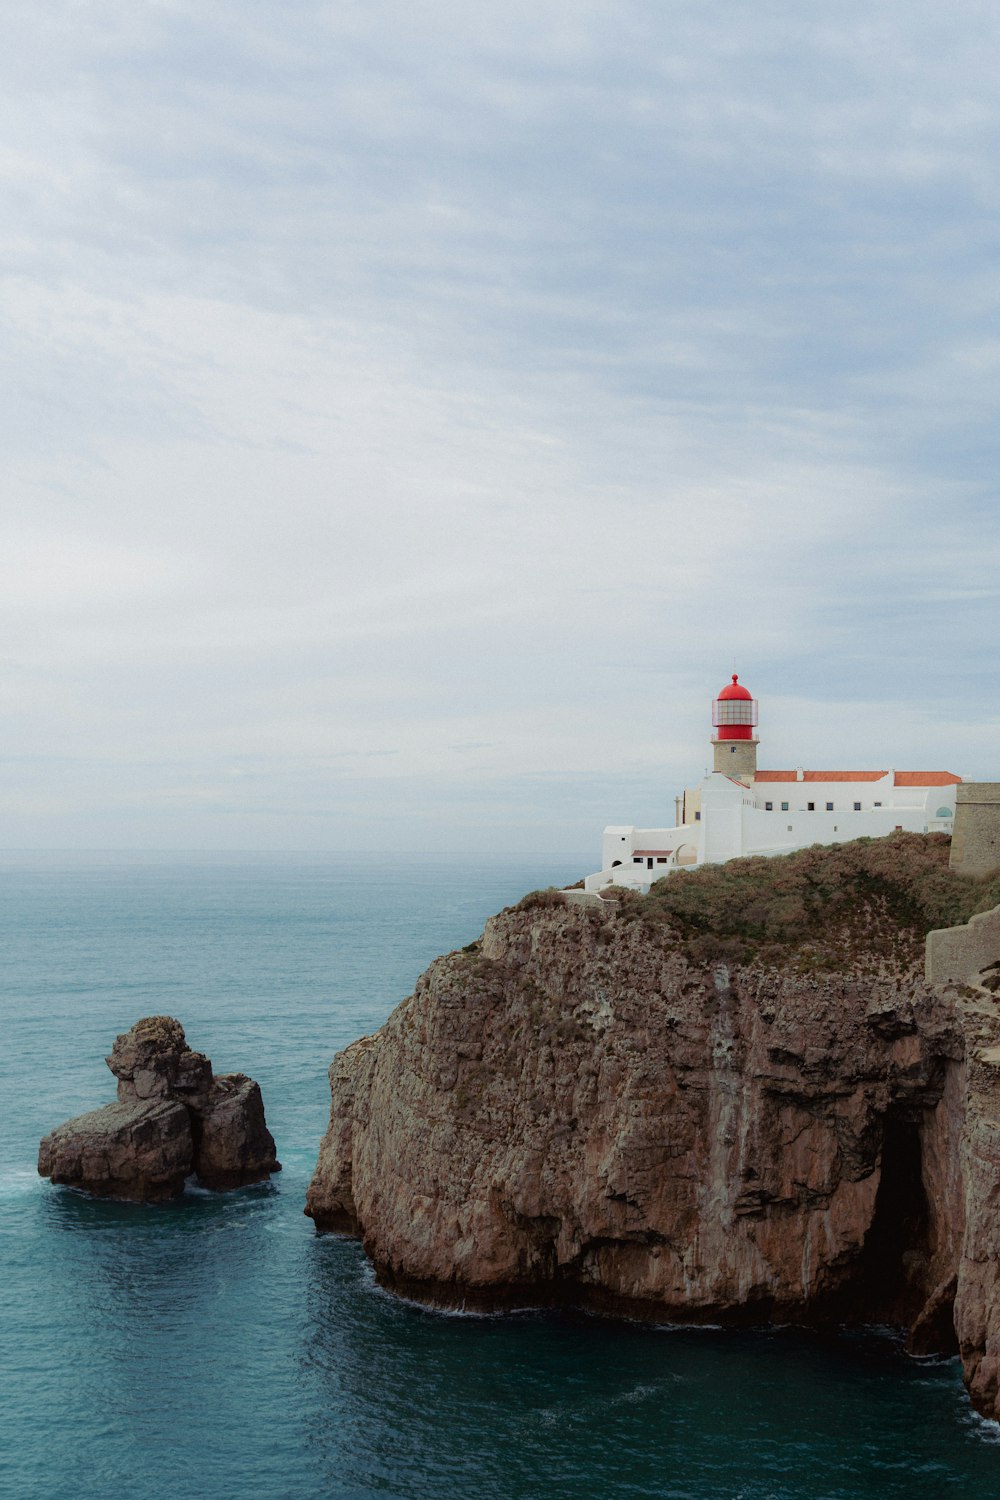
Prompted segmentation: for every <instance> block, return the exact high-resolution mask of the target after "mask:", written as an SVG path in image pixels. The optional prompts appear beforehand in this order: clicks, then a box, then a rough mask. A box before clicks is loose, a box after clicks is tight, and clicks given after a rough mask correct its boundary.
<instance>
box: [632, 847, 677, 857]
mask: <svg viewBox="0 0 1000 1500" xmlns="http://www.w3.org/2000/svg"><path fill="white" fill-rule="evenodd" d="M673 852H674V851H673V850H672V849H633V850H632V853H633V854H634V855H635V856H636V858H638V857H639V855H640V854H641V855H642V856H643V857H644V858H645V859H654V858H655V857H656V856H657V855H659V856H660V858H661V859H662V858H663V856H664V855H665V854H673Z"/></svg>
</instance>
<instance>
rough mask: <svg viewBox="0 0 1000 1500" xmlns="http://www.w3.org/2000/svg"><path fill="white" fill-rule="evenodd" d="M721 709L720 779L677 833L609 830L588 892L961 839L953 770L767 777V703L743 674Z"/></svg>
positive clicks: (704, 787) (698, 790)
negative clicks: (710, 868)
mask: <svg viewBox="0 0 1000 1500" xmlns="http://www.w3.org/2000/svg"><path fill="white" fill-rule="evenodd" d="M712 710H713V711H712V724H713V726H714V728H715V730H716V733H715V734H714V736H713V738H712V746H713V751H714V769H713V771H712V774H711V775H710V776H705V777H704V778H703V779H702V780H701V781H700V782H699V783H698V785H697V786H695V787H691V788H689V789H688V790H687V791H685V792H684V794H683V796H682V797H678V798H677V816H678V819H679V821H678V823H677V824H676V826H675V827H673V828H634V827H632V826H625V825H620V826H615V827H611V828H605V830H604V842H603V847H602V851H601V866H602V867H601V869H600V870H599V871H598V872H597V873H596V874H594V875H588V876H587V878H586V881H585V882H584V884H585V887H586V889H587V890H588V891H599V890H602V889H603V888H604V887H605V886H608V885H626V886H631V887H632V889H634V890H640V891H646V890H648V889H649V887H650V885H651V884H652V883H653V881H654V880H659V879H660V877H661V876H663V875H667V874H669V872H670V871H671V870H676V869H678V868H687V869H690V868H693V867H694V866H696V865H702V864H721V863H722V862H723V861H725V860H727V859H736V858H738V857H739V856H740V855H749V854H790V853H791V852H792V850H793V849H804V848H807V847H808V846H809V845H810V844H840V843H843V842H844V841H845V840H847V839H857V838H862V837H868V838H881V837H882V836H883V835H884V834H887V833H892V832H893V830H894V829H906V830H907V831H908V832H910V833H951V831H952V827H953V825H954V818H955V788H956V787H957V786H958V785H959V783H960V782H961V780H962V778H961V777H960V776H955V775H953V773H952V772H951V771H806V770H804V769H802V768H801V767H800V768H799V769H797V770H794V771H758V769H757V745H758V740H757V734H756V727H757V704H756V702H755V701H754V699H753V698H752V697H751V696H750V694H749V693H748V692H747V690H746V688H745V687H743V686H742V685H741V684H740V682H739V681H738V679H737V677H736V675H735V673H734V675H733V680H732V682H731V683H729V684H727V685H726V687H724V688H723V689H722V692H721V693H720V694H719V696H718V698H716V700H715V702H714V703H713V705H712Z"/></svg>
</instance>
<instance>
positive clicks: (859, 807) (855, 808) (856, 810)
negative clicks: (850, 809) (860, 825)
mask: <svg viewBox="0 0 1000 1500" xmlns="http://www.w3.org/2000/svg"><path fill="white" fill-rule="evenodd" d="M854 811H855V812H860V811H861V803H860V802H855V804H854Z"/></svg>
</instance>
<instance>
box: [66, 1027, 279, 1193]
mask: <svg viewBox="0 0 1000 1500" xmlns="http://www.w3.org/2000/svg"><path fill="white" fill-rule="evenodd" d="M106 1061H107V1064H108V1067H109V1068H110V1069H111V1071H112V1073H113V1074H114V1075H115V1077H116V1078H117V1080H118V1099H117V1101H116V1102H115V1103H114V1104H107V1105H105V1107H104V1108H103V1109H97V1110H92V1111H91V1112H90V1113H89V1114H85V1115H78V1116H77V1117H76V1119H73V1120H67V1121H66V1123H65V1124H63V1125H59V1126H58V1127H57V1128H56V1129H55V1130H53V1131H51V1132H50V1133H49V1134H48V1135H47V1136H45V1138H44V1140H43V1141H42V1142H41V1145H40V1147H39V1151H38V1170H39V1172H40V1173H41V1175H42V1176H43V1177H49V1178H51V1180H52V1181H53V1182H54V1183H63V1184H66V1185H68V1186H70V1187H76V1188H82V1189H84V1190H86V1191H87V1192H91V1193H95V1194H97V1195H98V1196H100V1197H110V1198H125V1199H131V1200H133V1201H136V1202H157V1201H162V1200H164V1199H167V1198H174V1197H176V1196H177V1195H178V1194H179V1193H180V1192H182V1190H183V1187H184V1182H185V1179H186V1178H187V1177H189V1176H191V1175H192V1173H194V1174H196V1175H197V1177H198V1179H199V1181H200V1182H201V1183H202V1185H203V1186H205V1187H209V1188H215V1189H220V1190H221V1189H225V1188H234V1187H242V1186H244V1185H245V1184H247V1183H251V1182H259V1181H261V1180H262V1179H263V1178H265V1177H268V1176H269V1175H270V1174H271V1173H272V1172H280V1171H281V1164H280V1162H279V1161H278V1160H277V1159H276V1157H275V1148H274V1139H273V1137H272V1136H271V1133H270V1132H269V1130H268V1129H267V1125H266V1123H265V1119H264V1104H263V1100H262V1099H261V1093H260V1089H259V1087H258V1085H257V1084H256V1083H254V1081H253V1079H251V1078H247V1077H246V1076H245V1075H244V1074H242V1073H230V1074H223V1075H221V1076H220V1077H214V1076H213V1073H212V1065H211V1063H210V1062H209V1060H208V1058H207V1057H205V1056H204V1055H203V1054H202V1053H201V1052H193V1051H192V1050H191V1048H190V1047H188V1045H187V1041H186V1039H185V1036H184V1028H183V1027H182V1026H181V1024H180V1022H179V1021H175V1020H174V1019H173V1017H171V1016H147V1017H146V1018H145V1019H144V1020H141V1021H137V1022H136V1024H135V1025H134V1026H133V1027H132V1029H131V1030H130V1031H127V1032H124V1033H123V1034H122V1035H121V1036H119V1037H117V1038H116V1040H115V1044H114V1046H113V1047H112V1049H111V1055H110V1057H108V1058H107V1059H106Z"/></svg>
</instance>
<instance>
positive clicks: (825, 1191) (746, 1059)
mask: <svg viewBox="0 0 1000 1500" xmlns="http://www.w3.org/2000/svg"><path fill="white" fill-rule="evenodd" d="M946 859H947V846H946V844H945V845H944V846H943V847H941V846H940V845H937V844H935V843H934V842H929V841H927V840H920V839H917V838H915V836H910V835H904V836H902V837H901V838H897V839H895V840H883V841H879V845H878V846H876V845H865V844H863V843H862V844H859V845H856V846H854V845H851V846H841V848H840V850H837V851H833V850H809V851H804V853H803V854H800V855H796V856H791V857H790V858H789V860H775V861H766V862H764V861H759V860H756V861H739V862H734V865H733V866H725V867H720V869H717V870H716V871H714V872H711V871H707V870H706V871H704V872H702V871H699V872H694V873H692V874H690V875H682V876H672V877H671V878H670V880H669V881H668V882H665V883H664V886H662V887H660V888H654V891H653V892H652V893H651V895H650V896H649V897H646V898H637V897H633V898H624V899H623V900H622V901H621V902H620V903H619V904H618V905H617V906H615V907H608V906H603V905H602V906H595V907H588V906H570V905H567V904H566V903H565V902H564V901H562V900H561V899H558V898H556V897H555V896H554V895H546V894H544V893H543V894H541V895H539V896H537V897H535V898H528V899H526V901H525V902H522V903H521V905H520V906H519V907H515V908H513V909H511V910H508V911H505V912H503V913H501V914H500V915H499V916H498V917H495V918H493V919H492V920H491V921H490V922H489V923H488V924H487V927H486V930H485V933H484V935H483V938H482V941H481V943H478V944H473V945H472V946H471V948H470V949H467V950H465V951H463V952H460V953H454V954H450V955H449V956H447V957H445V958H442V959H439V960H438V961H437V962H436V963H435V964H433V965H432V966H431V968H430V969H429V970H428V971H427V973H426V974H425V975H424V976H423V977H422V978H421V979H420V981H419V982H418V984H417V987H416V990H415V992H414V994H413V995H412V996H411V997H410V998H409V999H407V1000H405V1001H404V1002H403V1003H402V1004H401V1005H400V1006H398V1007H397V1009H396V1010H395V1011H394V1012H393V1014H392V1016H391V1017H390V1018H389V1020H388V1021H387V1022H386V1024H385V1025H384V1026H383V1027H382V1029H381V1030H380V1031H379V1032H378V1033H377V1034H376V1035H375V1036H373V1037H367V1038H363V1039H362V1040H360V1041H358V1042H356V1043H354V1045H353V1046H351V1047H348V1048H347V1049H346V1050H345V1051H344V1052H342V1053H340V1054H339V1055H338V1057H336V1058H335V1059H334V1062H333V1065H332V1067H331V1069H330V1080H331V1089H332V1110H331V1120H330V1128H329V1131H328V1133H327V1135H326V1137H325V1138H324V1141H323V1143H322V1146H321V1149H320V1156H319V1161H318V1164H317V1168H316V1173H315V1176H314V1178H313V1181H312V1184H311V1186H310V1189H309V1196H308V1202H307V1208H306V1212H307V1213H309V1214H311V1215H312V1217H313V1218H314V1220H315V1221H316V1224H317V1227H318V1228H321V1229H335V1230H340V1231H344V1232H348V1233H352V1234H357V1235H360V1236H361V1237H362V1239H363V1241H364V1245H365V1248H366V1250H367V1252H368V1254H369V1255H370V1256H371V1258H372V1260H373V1261H374V1263H375V1266H376V1268H377V1272H378V1275H379V1278H380V1280H381V1281H382V1282H383V1284H385V1285H386V1286H388V1287H391V1288H394V1289H396V1290H399V1291H401V1292H405V1293H407V1294H409V1295H414V1296H417V1297H420V1298H423V1299H425V1300H428V1301H431V1302H436V1303H439V1304H448V1305H456V1304H463V1305H467V1306H476V1307H496V1306H504V1305H507V1306H510V1305H526V1304H543V1305H559V1304H566V1303H572V1304H575V1305H582V1306H587V1307H592V1308H596V1309H601V1310H606V1311H620V1312H625V1313H630V1314H638V1315H639V1316H642V1317H646V1318H653V1319H662V1320H670V1319H676V1320H682V1321H686V1322H691V1321H697V1320H705V1321H736V1320H751V1321H765V1320H775V1321H781V1322H809V1323H815V1322H818V1321H823V1320H834V1321H845V1320H846V1321H879V1322H891V1323H894V1324H897V1325H901V1326H904V1327H906V1328H907V1329H908V1330H909V1338H910V1346H911V1348H912V1349H914V1351H916V1352H936V1351H943V1352H953V1351H955V1350H956V1349H960V1350H961V1354H962V1358H963V1361H964V1365H965V1370H966V1377H967V1380H968V1383H969V1388H970V1392H971V1394H972V1398H973V1400H974V1402H975V1404H976V1405H977V1406H978V1407H979V1409H980V1410H982V1411H984V1412H987V1413H989V1414H990V1415H994V1414H996V1415H1000V1410H998V1368H1000V1367H998V1355H1000V1276H998V1266H1000V1230H998V1228H997V1227H996V1222H995V1221H996V1215H995V1205H996V1202H997V1198H998V1193H1000V1071H998V1070H1000V1011H998V1008H997V1005H996V1001H995V998H994V995H993V992H992V985H991V981H990V977H989V975H986V976H980V977H981V978H982V979H983V982H982V983H980V982H978V978H977V977H976V976H972V977H973V979H975V980H976V982H973V983H966V982H964V981H963V982H961V983H951V984H947V985H942V984H933V983H929V982H928V981H927V980H926V979H925V977H924V974H923V971H922V955H923V941H924V933H925V932H926V929H927V926H928V925H930V924H933V923H934V922H935V921H936V920H937V919H939V918H940V916H941V914H942V913H944V915H945V916H946V917H947V918H949V919H951V918H955V919H961V917H962V916H964V915H968V914H969V912H970V910H974V909H976V908H977V906H980V905H982V904H983V903H984V902H985V901H987V900H989V899H992V893H991V890H990V889H989V888H987V887H986V886H985V885H984V884H983V883H982V882H979V883H976V882H970V881H967V880H966V881H962V880H961V879H960V877H956V876H952V875H950V874H949V872H948V871H947V870H946V868H945V866H944V861H945V860H946ZM765 866H766V868H764V867H765ZM998 956H1000V955H998Z"/></svg>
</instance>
